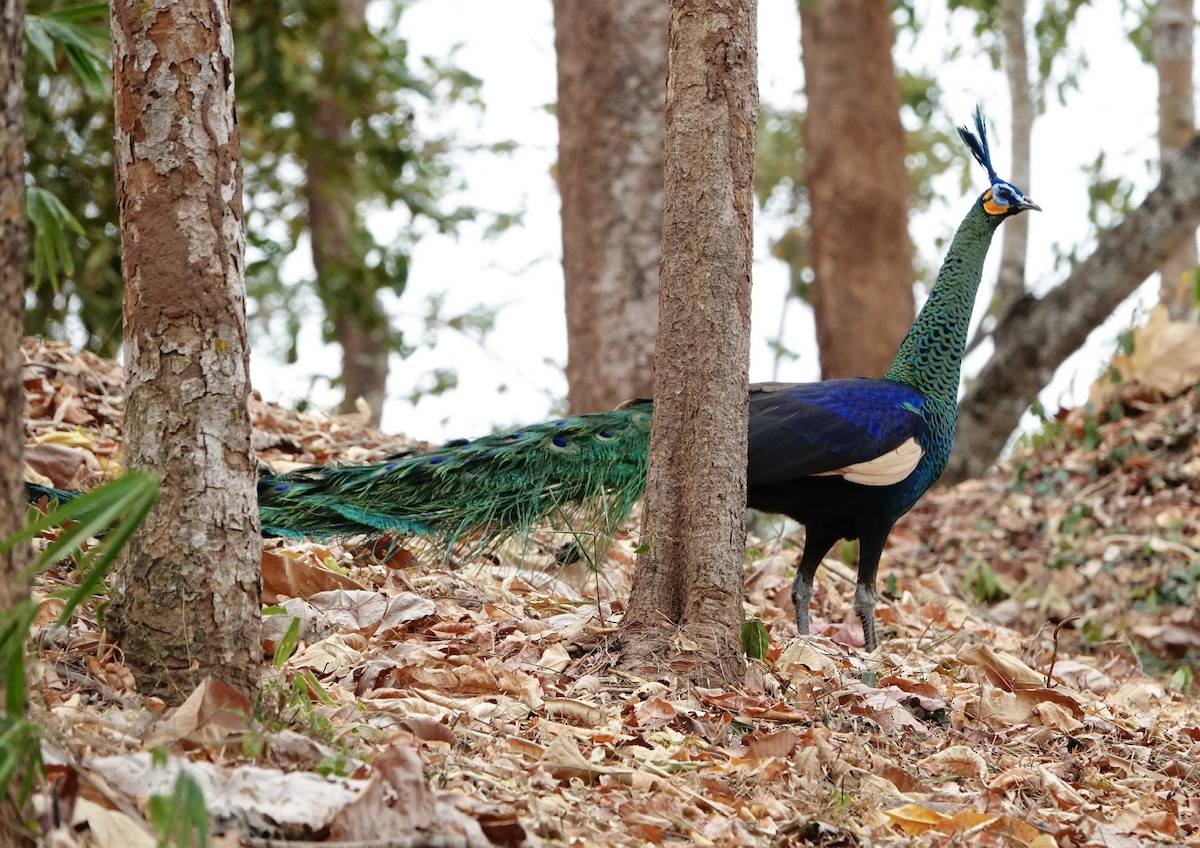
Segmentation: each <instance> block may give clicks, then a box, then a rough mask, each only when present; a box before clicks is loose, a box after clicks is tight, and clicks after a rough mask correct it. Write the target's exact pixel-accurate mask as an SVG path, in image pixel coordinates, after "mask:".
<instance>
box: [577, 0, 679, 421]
mask: <svg viewBox="0 0 1200 848" xmlns="http://www.w3.org/2000/svg"><path fill="white" fill-rule="evenodd" d="M667 12H668V8H667V4H666V3H664V2H662V0H554V34H555V38H554V44H555V49H556V51H557V55H558V107H557V115H558V186H559V192H560V193H561V195H562V244H563V272H564V275H565V278H566V302H567V382H568V385H569V388H568V391H567V401H568V403H569V404H570V407H571V412H572V413H575V414H578V413H582V412H597V411H601V410H606V409H612V408H613V407H614V406H616V405H617V404H619V403H620V402H621V401H623V400H628V399H629V398H632V397H649V396H650V392H651V391H652V389H653V387H654V333H655V327H656V323H657V318H658V265H659V260H660V259H661V257H662V251H661V247H660V242H661V239H662V203H663V86H664V85H665V82H666V76H667V19H668V14H667Z"/></svg>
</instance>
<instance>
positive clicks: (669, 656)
mask: <svg viewBox="0 0 1200 848" xmlns="http://www.w3.org/2000/svg"><path fill="white" fill-rule="evenodd" d="M756 6H757V4H756V2H754V0H743V2H729V0H671V4H670V12H671V19H670V39H669V60H668V72H667V106H666V118H667V132H666V180H665V187H666V192H665V200H664V206H663V241H662V245H663V263H662V277H661V288H660V291H659V319H658V354H657V368H656V371H655V377H654V397H655V404H654V420H653V430H652V434H651V439H650V475H649V482H648V485H647V489H646V506H645V522H644V535H645V541H646V544H647V546H648V550H647V552H646V553H644V554H643V555H642V556H641V558H640V559H639V561H638V567H637V571H636V573H635V574H634V582H633V590H632V593H631V595H630V598H629V609H628V611H627V612H626V614H625V620H624V623H623V626H622V637H621V638H622V645H623V647H622V662H623V663H624V664H626V665H628V666H630V667H634V668H638V669H644V668H654V669H658V670H666V669H667V668H670V670H671V671H672V672H673V673H675V674H679V675H680V676H683V677H686V678H688V679H690V680H692V681H697V682H714V681H722V682H725V681H729V680H731V679H734V678H735V677H736V676H737V673H738V672H739V671H740V670H741V668H742V654H741V650H740V638H739V625H740V621H741V616H742V582H743V580H744V576H743V573H742V558H743V554H744V544H745V528H744V526H743V522H744V513H745V505H746V432H747V422H748V409H747V392H748V389H749V386H748V380H747V376H746V375H747V368H748V365H749V358H750V353H749V350H750V345H749V332H750V273H751V250H752V230H753V205H752V195H751V192H752V188H753V182H754V142H755V135H756V131H757V124H758V83H757V77H756V72H757V62H758V55H757V53H758V47H757V34H756V30H755V21H756V13H757V8H756ZM681 633H682V637H683V638H682V639H681V638H680V635H681ZM684 643H688V644H690V645H691V647H687V648H683V647H682V645H683V644H684ZM681 649H682V652H683V656H680V652H681Z"/></svg>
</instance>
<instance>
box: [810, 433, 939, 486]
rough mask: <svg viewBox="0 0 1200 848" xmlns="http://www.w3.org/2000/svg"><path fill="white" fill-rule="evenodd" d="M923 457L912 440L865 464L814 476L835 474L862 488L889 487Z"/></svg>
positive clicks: (861, 463) (923, 452)
mask: <svg viewBox="0 0 1200 848" xmlns="http://www.w3.org/2000/svg"><path fill="white" fill-rule="evenodd" d="M924 455H925V451H923V450H921V446H920V445H918V444H917V440H916V439H915V438H913V439H909V440H908V441H907V442H905V443H904V444H902V445H900V447H898V448H896V449H895V450H890V451H888V452H887V453H885V454H884V455H883V456H877V457H875V458H874V459H868V460H867V461H866V462H855V463H853V464H851V465H847V466H845V467H844V468H838V469H835V470H833V471H822V472H821V473H820V474H816V475H814V476H816V477H832V476H833V475H835V474H836V475H837V476H839V477H845V478H846V479H847V480H848V481H849V482H851V483H859V484H861V485H863V486H890V485H892V484H893V483H899V482H900V481H901V480H903V479H904V478H905V477H907V476H908V475H909V474H912V471H913V469H914V468H916V467H917V463H918V462H920V461H921V457H922V456H924Z"/></svg>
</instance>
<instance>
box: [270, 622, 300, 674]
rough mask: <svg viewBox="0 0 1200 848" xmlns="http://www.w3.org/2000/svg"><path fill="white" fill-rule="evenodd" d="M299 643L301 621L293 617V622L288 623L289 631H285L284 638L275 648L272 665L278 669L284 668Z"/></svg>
mask: <svg viewBox="0 0 1200 848" xmlns="http://www.w3.org/2000/svg"><path fill="white" fill-rule="evenodd" d="M299 641H300V619H299V618H297V617H296V616H292V620H291V621H289V622H288V629H287V630H286V631H284V634H283V638H281V639H280V640H279V644H277V645H276V646H275V654H274V655H273V656H272V657H271V664H272V665H274V666H275V667H276V668H283V665H284V663H286V662H287V661H288V657H290V656H291V655H292V653H293V652H294V651H295V650H296V645H297V644H298V643H299Z"/></svg>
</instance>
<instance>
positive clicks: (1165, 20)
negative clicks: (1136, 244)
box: [1017, 0, 1198, 319]
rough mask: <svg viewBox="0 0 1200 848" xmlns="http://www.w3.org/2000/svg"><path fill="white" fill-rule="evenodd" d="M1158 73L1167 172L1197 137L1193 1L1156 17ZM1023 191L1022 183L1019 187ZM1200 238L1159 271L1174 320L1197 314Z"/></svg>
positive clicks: (1162, 0)
mask: <svg viewBox="0 0 1200 848" xmlns="http://www.w3.org/2000/svg"><path fill="white" fill-rule="evenodd" d="M1151 14H1153V16H1154V22H1153V34H1154V41H1153V52H1154V67H1155V70H1157V72H1158V161H1159V167H1160V168H1161V169H1163V170H1165V169H1166V167H1167V166H1168V165H1169V164H1170V163H1171V161H1172V160H1173V159H1174V158H1175V157H1176V156H1178V155H1179V151H1180V150H1182V149H1183V148H1184V147H1185V146H1186V145H1187V143H1188V142H1189V141H1191V139H1192V136H1193V135H1194V134H1195V132H1196V112H1195V104H1194V102H1193V101H1194V98H1195V91H1194V87H1193V85H1192V66H1193V58H1192V55H1193V50H1194V46H1193V45H1194V42H1195V38H1194V32H1193V31H1194V29H1195V27H1196V19H1195V15H1194V13H1193V11H1192V0H1158V2H1157V3H1155V5H1154V10H1153V12H1152V13H1151ZM1017 185H1021V183H1017ZM1196 262H1197V257H1196V237H1195V235H1193V236H1192V237H1191V238H1190V239H1186V240H1185V241H1184V242H1183V244H1181V245H1180V246H1179V249H1178V250H1176V251H1175V252H1174V253H1172V254H1171V255H1170V256H1169V257H1168V258H1167V260H1166V261H1165V262H1164V263H1163V264H1162V267H1161V268H1160V269H1159V271H1160V273H1161V275H1162V285H1161V289H1160V295H1159V299H1160V300H1161V302H1162V303H1164V304H1166V306H1167V310H1168V311H1169V312H1170V315H1171V317H1172V318H1176V319H1180V318H1186V317H1188V316H1190V315H1193V314H1195V311H1196V296H1197V294H1198V288H1197V285H1196Z"/></svg>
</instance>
